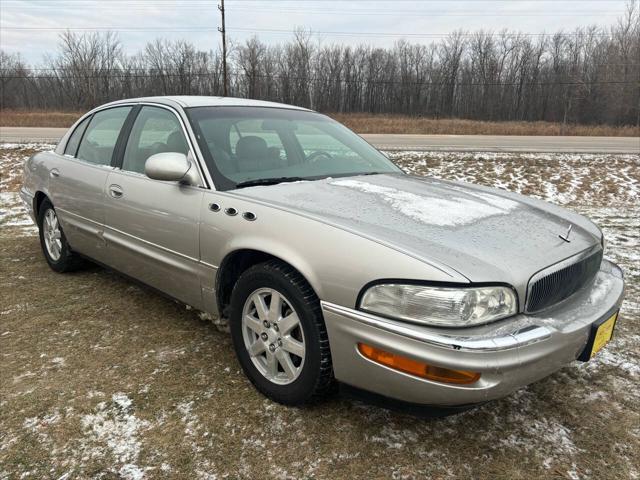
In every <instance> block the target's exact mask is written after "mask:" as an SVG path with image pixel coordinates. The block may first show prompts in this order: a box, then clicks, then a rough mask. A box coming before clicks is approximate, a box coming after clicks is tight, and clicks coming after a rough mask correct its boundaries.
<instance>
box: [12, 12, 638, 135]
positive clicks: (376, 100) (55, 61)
mask: <svg viewBox="0 0 640 480" xmlns="http://www.w3.org/2000/svg"><path fill="white" fill-rule="evenodd" d="M222 60H223V59H222V55H221V52H220V51H215V50H212V51H201V50H198V49H196V48H195V47H194V45H192V44H191V43H189V42H187V41H183V40H179V41H167V40H163V39H157V40H155V41H153V42H150V43H148V44H147V45H146V46H145V48H144V49H143V50H142V51H140V52H138V53H136V54H133V55H131V54H125V53H124V49H123V46H122V43H121V41H120V40H119V38H118V36H117V35H116V34H115V33H113V32H105V33H86V34H76V33H73V32H70V31H67V32H65V33H63V34H61V35H60V42H59V45H58V49H57V51H56V52H55V53H53V54H51V55H49V56H48V57H47V59H46V60H45V61H44V62H43V63H42V64H41V65H39V66H37V67H32V66H29V65H27V64H26V63H25V62H24V61H23V60H22V59H21V57H20V55H17V54H9V53H7V52H5V51H2V50H0V107H1V108H2V109H55V110H86V109H89V108H92V107H94V106H97V105H100V104H102V103H105V102H108V101H111V100H115V99H120V98H127V97H138V96H148V95H222V91H223V74H222V71H223V69H222ZM228 70H229V73H228V81H229V92H230V95H232V96H237V97H247V98H254V99H263V100H272V101H277V102H284V103H290V104H295V105H300V106H304V107H309V108H312V109H314V110H319V111H323V112H369V113H398V114H409V115H418V116H425V117H432V118H443V117H446V118H466V119H477V120H492V121H499V120H527V121H534V120H545V121H552V122H565V123H567V122H570V123H584V124H612V125H640V27H639V12H638V8H637V7H636V4H635V2H630V3H629V5H628V8H627V12H626V14H625V15H624V16H623V17H621V18H619V19H618V21H617V22H616V24H615V25H614V26H612V27H609V28H607V29H604V28H598V27H585V28H579V29H576V30H575V31H572V32H570V33H565V32H558V33H555V34H550V35H532V34H524V33H519V32H511V31H501V32H486V31H478V32H472V33H470V32H464V31H458V32H455V33H452V34H450V35H448V36H447V37H445V38H443V39H441V40H439V41H434V42H432V43H429V44H419V43H410V42H408V41H406V40H400V41H398V42H396V43H395V45H393V46H392V47H390V48H376V47H372V46H367V45H364V44H362V45H357V46H347V45H340V44H325V43H324V42H322V41H319V40H317V39H316V38H315V36H314V35H313V34H312V33H311V32H309V31H303V30H297V31H295V32H294V35H293V38H292V40H290V41H288V42H285V43H280V44H274V45H267V44H265V43H263V42H262V41H260V40H259V39H258V38H257V37H253V38H251V39H249V40H247V41H246V42H244V43H241V44H235V45H232V49H231V51H230V53H229V55H228Z"/></svg>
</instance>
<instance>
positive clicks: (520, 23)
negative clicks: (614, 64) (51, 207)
mask: <svg viewBox="0 0 640 480" xmlns="http://www.w3.org/2000/svg"><path fill="white" fill-rule="evenodd" d="M636 1H637V0H636ZM218 3H219V0H218V1H216V0H0V30H1V31H0V47H1V48H2V49H4V50H5V51H7V52H10V53H16V52H20V53H21V54H22V55H23V58H24V59H25V60H26V61H28V62H30V63H40V62H41V61H42V58H43V55H44V54H46V53H52V52H53V51H54V50H55V47H56V45H57V41H58V35H59V33H60V31H62V30H64V29H67V28H69V29H71V30H74V31H77V32H84V31H92V30H100V31H102V30H107V29H111V30H114V31H116V32H118V35H119V37H120V40H121V41H122V44H123V47H124V50H125V52H128V53H131V52H135V51H137V50H140V49H141V48H142V47H143V46H144V44H145V43H146V42H148V41H150V40H153V39H155V38H157V37H163V38H170V39H178V38H183V39H187V40H189V41H191V42H192V43H193V44H195V45H196V47H198V48H200V49H204V50H209V49H211V48H218V47H219V45H220V34H219V33H218V31H217V27H218V26H219V24H220V12H219V11H218V8H217V4H218ZM625 3H626V2H625V0H564V1H563V0H530V1H529V0H502V1H496V0H493V1H485V0H448V1H434V0H422V1H403V0H386V1H376V0H323V1H305V0H262V1H259V0H226V2H225V6H226V10H227V14H226V17H227V32H228V37H229V38H230V39H231V41H232V42H234V43H241V42H243V41H244V40H246V39H247V38H249V37H251V36H252V35H254V34H255V35H257V36H258V37H259V38H260V39H261V40H262V41H264V42H266V43H277V42H282V41H286V40H287V39H288V38H291V32H292V30H293V29H294V28H296V27H304V28H307V29H311V30H313V31H314V32H318V33H317V35H316V36H317V37H318V38H319V39H321V40H322V42H323V43H348V44H355V43H368V44H371V45H377V46H388V45H392V44H393V43H394V42H395V41H397V40H398V39H400V38H403V37H404V38H406V39H408V40H410V41H412V42H424V43H428V42H430V41H432V40H433V38H434V36H437V35H440V34H446V33H449V32H452V31H454V30H457V29H464V30H470V31H474V30H479V29H485V30H493V31H498V30H501V29H504V28H507V29H510V30H519V31H521V32H527V33H542V32H545V33H548V32H555V31H558V30H565V31H568V30H573V29H574V28H576V27H579V26H586V25H594V24H595V25H600V26H607V25H610V24H612V23H614V22H615V21H616V18H617V17H618V16H621V15H622V14H623V12H624V10H625Z"/></svg>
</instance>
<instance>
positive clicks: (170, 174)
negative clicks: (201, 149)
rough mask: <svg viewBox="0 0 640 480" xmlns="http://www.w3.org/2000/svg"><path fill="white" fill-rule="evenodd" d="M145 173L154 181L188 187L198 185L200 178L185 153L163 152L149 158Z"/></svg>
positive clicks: (145, 165)
mask: <svg viewBox="0 0 640 480" xmlns="http://www.w3.org/2000/svg"><path fill="white" fill-rule="evenodd" d="M144 173H145V175H146V176H147V177H149V178H152V179H154V180H165V181H168V182H182V183H186V184H188V185H198V184H199V182H200V176H199V175H198V172H197V170H196V167H195V165H194V164H193V162H191V161H190V160H189V159H188V158H187V156H186V155H185V154H184V153H178V152H163V153H156V154H155V155H151V156H150V157H149V158H147V161H146V162H145V164H144Z"/></svg>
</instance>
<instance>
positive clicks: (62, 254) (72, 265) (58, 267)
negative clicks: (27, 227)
mask: <svg viewBox="0 0 640 480" xmlns="http://www.w3.org/2000/svg"><path fill="white" fill-rule="evenodd" d="M38 226H39V227H40V246H41V247H42V253H43V254H44V258H45V259H46V260H47V263H48V264H49V266H50V267H51V268H52V269H53V270H55V271H56V272H70V271H73V270H77V269H78V268H80V267H82V266H83V265H84V261H83V259H82V258H81V257H80V256H79V255H78V254H77V253H75V252H73V251H72V250H71V248H70V247H69V243H68V242H67V237H65V235H64V232H63V231H62V226H61V225H60V221H59V220H58V215H57V213H56V211H55V209H54V208H53V205H52V204H51V202H50V201H49V200H44V201H43V202H42V205H40V210H39V211H38Z"/></svg>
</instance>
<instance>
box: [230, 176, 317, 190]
mask: <svg viewBox="0 0 640 480" xmlns="http://www.w3.org/2000/svg"><path fill="white" fill-rule="evenodd" d="M302 180H307V179H306V178H302V177H277V178H256V179H254V180H247V181H246V182H240V183H238V184H236V188H244V187H257V186H259V185H277V184H278V183H285V182H300V181H302Z"/></svg>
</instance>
